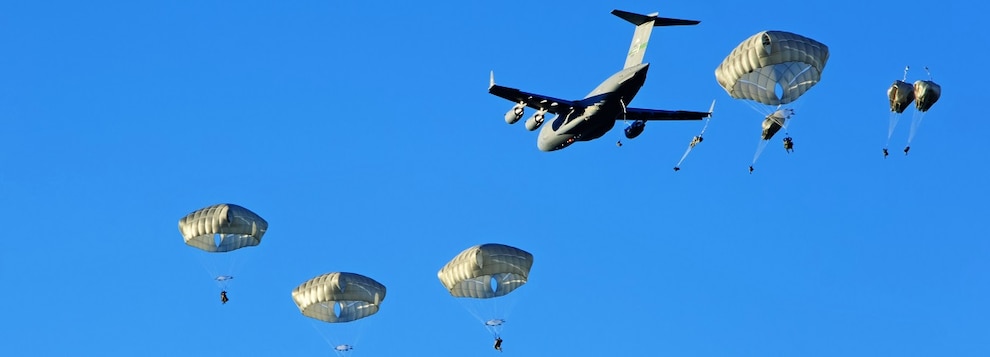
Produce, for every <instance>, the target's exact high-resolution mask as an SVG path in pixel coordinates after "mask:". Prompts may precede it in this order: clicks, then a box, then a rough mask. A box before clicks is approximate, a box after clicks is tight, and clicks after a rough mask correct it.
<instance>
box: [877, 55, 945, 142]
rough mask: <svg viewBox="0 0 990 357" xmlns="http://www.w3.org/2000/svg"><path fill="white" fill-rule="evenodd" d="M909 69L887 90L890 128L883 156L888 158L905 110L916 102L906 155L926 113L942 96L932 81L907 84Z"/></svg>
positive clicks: (906, 68) (939, 88)
mask: <svg viewBox="0 0 990 357" xmlns="http://www.w3.org/2000/svg"><path fill="white" fill-rule="evenodd" d="M908 69H909V67H904V78H903V79H901V80H899V81H894V84H892V85H891V86H890V88H888V89H887V98H888V99H889V101H890V126H889V127H888V129H887V144H886V145H884V147H883V156H884V158H886V157H887V155H888V152H887V146H889V145H890V138H891V137H892V136H893V135H894V128H895V127H896V126H897V122H898V121H899V120H900V117H901V114H902V113H904V110H905V109H907V108H908V106H910V105H911V102H912V101H913V102H914V108H915V110H916V111H915V113H914V117H913V118H912V119H911V133H910V134H908V140H907V146H905V147H904V155H907V153H908V151H910V150H911V142H912V141H913V140H914V136H915V134H917V132H918V127H920V126H921V120H922V119H924V118H925V113H927V112H928V110H929V109H931V107H932V105H935V102H937V101H938V98H939V97H941V96H942V87H941V86H939V85H938V84H936V83H935V82H934V81H932V80H927V81H926V80H918V81H915V82H914V85H911V84H909V83H907V72H908ZM925 72H928V77H929V79H931V75H932V74H931V72H929V71H928V67H925Z"/></svg>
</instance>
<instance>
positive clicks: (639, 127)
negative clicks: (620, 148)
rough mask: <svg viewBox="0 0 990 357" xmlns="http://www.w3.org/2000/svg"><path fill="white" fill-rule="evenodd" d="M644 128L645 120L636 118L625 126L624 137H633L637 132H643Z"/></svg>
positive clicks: (637, 134)
mask: <svg viewBox="0 0 990 357" xmlns="http://www.w3.org/2000/svg"><path fill="white" fill-rule="evenodd" d="M645 129H646V122H645V121H642V120H637V121H634V122H633V123H632V125H630V126H628V127H626V130H625V131H626V138H627V139H635V138H636V137H637V136H639V134H642V133H643V130H645Z"/></svg>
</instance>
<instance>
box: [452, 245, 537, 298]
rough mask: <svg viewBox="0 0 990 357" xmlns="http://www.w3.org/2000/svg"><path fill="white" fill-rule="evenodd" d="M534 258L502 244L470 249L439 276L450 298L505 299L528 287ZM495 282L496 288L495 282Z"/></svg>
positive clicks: (456, 258)
mask: <svg viewBox="0 0 990 357" xmlns="http://www.w3.org/2000/svg"><path fill="white" fill-rule="evenodd" d="M532 267H533V255H532V254H530V253H529V252H526V251H524V250H522V249H519V248H515V247H510V246H507V245H503V244H494V243H492V244H482V245H477V246H473V247H471V248H468V249H466V250H464V251H463V252H461V253H460V254H458V255H457V256H456V257H454V259H453V260H451V261H450V262H448V263H447V265H444V267H443V269H440V271H439V272H437V277H438V278H440V282H441V283H442V284H443V286H444V287H446V288H447V291H449V292H450V294H451V295H453V296H456V297H469V298H479V299H486V298H493V297H498V296H503V295H506V294H508V293H511V292H512V291H513V290H515V289H518V288H519V287H520V286H523V284H526V281H527V279H529V270H530V268H532ZM493 281H494V282H495V288H494V289H493V287H492V282H493Z"/></svg>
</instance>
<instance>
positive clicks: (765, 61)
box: [715, 31, 829, 167]
mask: <svg viewBox="0 0 990 357" xmlns="http://www.w3.org/2000/svg"><path fill="white" fill-rule="evenodd" d="M828 56H829V52H828V46H826V45H825V44H823V43H821V42H818V41H815V40H813V39H811V38H808V37H805V36H801V35H798V34H795V33H791V32H785V31H763V32H760V33H757V34H755V35H753V36H750V37H749V38H747V39H746V40H745V41H743V42H742V43H740V44H739V46H736V48H735V49H733V50H732V52H731V53H729V55H728V56H726V57H725V60H723V61H722V63H721V64H719V66H718V68H716V69H715V79H716V80H717V81H718V84H719V85H720V86H721V87H722V89H725V91H726V92H728V93H729V96H731V97H732V98H735V99H742V100H745V101H747V103H750V104H751V106H752V107H753V109H754V110H756V111H758V112H760V113H761V114H762V115H763V116H764V119H763V133H762V135H761V136H760V138H761V139H762V140H763V142H761V144H760V147H759V148H758V149H757V153H756V155H755V156H754V157H753V163H754V164H755V163H756V160H757V158H758V157H759V155H760V152H762V150H763V147H764V146H765V144H766V143H765V141H767V140H769V139H770V138H772V137H773V135H774V134H776V133H777V131H779V130H780V129H781V128H784V129H786V127H787V121H788V120H789V119H790V118H791V116H793V114H794V111H793V109H791V108H787V105H788V104H791V103H793V102H795V101H797V100H798V99H799V98H800V97H801V96H802V95H804V94H805V93H806V92H807V91H808V90H810V89H811V88H812V87H814V86H815V84H818V82H819V80H821V76H822V71H824V70H825V64H826V63H827V62H828ZM789 139H790V138H786V139H785V148H787V146H788V144H789V143H790V140H789ZM751 167H752V166H751Z"/></svg>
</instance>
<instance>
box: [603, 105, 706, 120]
mask: <svg viewBox="0 0 990 357" xmlns="http://www.w3.org/2000/svg"><path fill="white" fill-rule="evenodd" d="M711 115H712V113H710V112H689V111H686V110H658V109H641V108H626V114H625V119H628V120H701V119H705V118H707V117H710V116H711ZM622 119H623V115H621V114H620V115H619V117H617V118H616V120H622Z"/></svg>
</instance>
